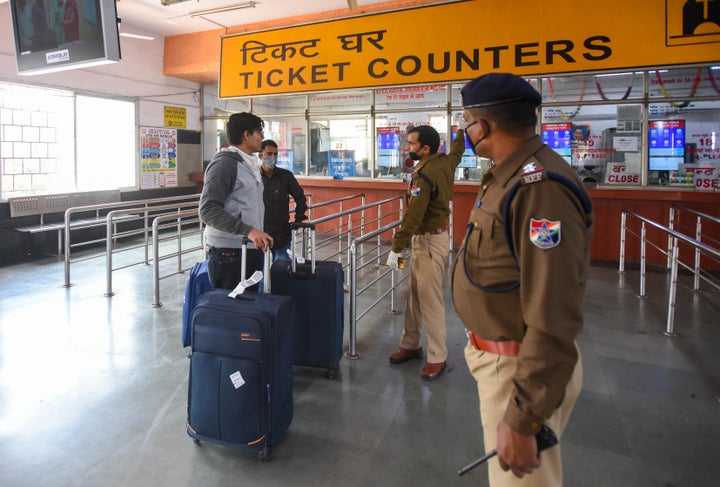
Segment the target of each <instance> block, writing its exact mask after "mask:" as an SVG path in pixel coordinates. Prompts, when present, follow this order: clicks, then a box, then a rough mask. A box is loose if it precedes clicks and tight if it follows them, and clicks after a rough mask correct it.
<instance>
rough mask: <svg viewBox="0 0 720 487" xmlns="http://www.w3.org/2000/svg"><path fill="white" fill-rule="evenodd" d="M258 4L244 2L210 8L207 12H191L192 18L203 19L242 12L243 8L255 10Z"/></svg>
mask: <svg viewBox="0 0 720 487" xmlns="http://www.w3.org/2000/svg"><path fill="white" fill-rule="evenodd" d="M256 3H258V2H243V3H236V4H234V5H225V6H224V7H216V8H208V9H205V10H195V11H193V12H190V13H189V14H188V15H189V16H190V17H202V16H203V15H210V14H219V13H221V12H230V11H232V10H240V9H242V8H255V4H256Z"/></svg>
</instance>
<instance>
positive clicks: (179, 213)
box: [105, 203, 204, 296]
mask: <svg viewBox="0 0 720 487" xmlns="http://www.w3.org/2000/svg"><path fill="white" fill-rule="evenodd" d="M136 211H137V212H141V213H143V216H142V219H143V220H144V221H145V222H147V221H148V220H149V218H150V217H152V218H153V222H152V226H151V228H152V231H153V235H152V241H151V242H150V244H152V246H153V254H154V257H153V266H157V265H158V264H159V262H158V260H157V256H158V255H159V248H158V246H159V244H160V242H161V241H162V242H165V241H173V240H174V241H176V242H177V246H178V251H177V252H175V253H172V254H170V255H167V256H163V259H162V260H165V259H167V258H171V257H176V258H177V260H178V272H175V273H174V274H177V273H179V272H182V271H183V270H184V269H183V268H182V255H183V254H185V253H188V252H195V251H201V250H203V249H204V247H203V238H202V232H203V226H202V222H200V219H199V218H198V207H197V203H175V204H171V205H159V206H149V207H147V208H141V209H137V210H136ZM125 212H126V210H125V209H122V210H113V211H111V212H109V213H108V214H107V216H106V220H107V221H106V240H105V242H106V251H105V283H106V288H105V296H113V295H114V292H113V288H112V273H113V272H114V271H118V270H121V269H127V268H128V267H133V266H136V265H140V264H145V265H147V264H148V263H149V258H148V256H147V252H148V242H147V241H145V242H143V243H141V244H136V245H129V246H126V247H122V248H115V247H114V245H113V242H114V240H115V238H117V237H120V236H128V235H131V234H138V233H146V232H147V226H145V227H144V228H143V232H137V231H131V232H125V233H124V234H116V233H114V227H115V225H114V220H115V218H117V217H120V218H122V217H123V214H124V213H125ZM189 217H191V218H189ZM166 220H177V222H176V223H175V224H166V225H161V224H160V223H157V224H156V222H163V221H166ZM195 224H197V228H191V229H190V230H187V229H185V227H187V226H188V225H193V227H194V225H195ZM158 225H160V226H158ZM156 226H157V227H158V228H157V229H156ZM171 227H175V233H174V234H172V235H170V236H167V237H166V238H164V239H159V236H157V235H156V232H157V231H159V230H160V229H165V228H171ZM195 235H199V244H198V245H196V246H194V247H191V248H189V249H186V251H183V250H182V239H183V238H187V237H192V236H195ZM138 248H144V250H145V254H146V255H145V258H144V259H141V260H133V261H130V263H126V264H124V265H121V266H118V267H113V255H114V254H117V253H120V252H127V251H130V250H134V249H138ZM153 285H155V283H154V282H153Z"/></svg>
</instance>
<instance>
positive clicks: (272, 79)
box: [219, 0, 720, 98]
mask: <svg viewBox="0 0 720 487" xmlns="http://www.w3.org/2000/svg"><path fill="white" fill-rule="evenodd" d="M717 1H718V0H698V1H693V0H690V1H686V0H645V1H642V2H629V1H627V0H605V1H603V2H600V3H598V2H567V1H565V0H542V1H534V2H510V1H507V0H465V1H459V2H455V3H445V4H441V5H433V6H426V7H418V8H413V9H408V10H401V11H393V12H386V13H379V14H373V15H366V16H361V17H354V18H347V19H340V20H333V21H327V22H321V23H316V24H307V25H300V26H296V27H287V28H282V29H274V30H267V31H262V32H254V33H246V34H238V35H231V36H227V37H223V38H222V40H221V52H220V78H219V80H220V87H219V96H220V98H231V97H238V96H247V95H259V94H280V93H301V92H310V91H326V90H335V89H348V88H364V87H377V86H392V85H409V84H418V83H446V82H452V81H463V80H468V79H471V78H474V77H476V76H478V75H480V74H483V73H487V72H491V71H504V72H512V73H515V74H518V75H526V76H530V75H547V74H563V73H572V72H577V71H606V70H617V69H633V68H643V67H645V68H647V67H654V66H671V65H681V64H693V63H712V62H718V61H720V19H715V17H717V14H716V13H715V11H716V10H718V9H716V8H710V7H708V6H711V5H714V4H715V3H717ZM688 5H690V7H688Z"/></svg>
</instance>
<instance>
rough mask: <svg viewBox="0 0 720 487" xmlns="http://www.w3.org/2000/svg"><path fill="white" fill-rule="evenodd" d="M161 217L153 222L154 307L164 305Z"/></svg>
mask: <svg viewBox="0 0 720 487" xmlns="http://www.w3.org/2000/svg"><path fill="white" fill-rule="evenodd" d="M160 221H161V219H160V218H155V219H153V222H152V248H153V304H152V307H153V308H160V307H162V303H161V302H160V232H159V230H158V229H159V228H160Z"/></svg>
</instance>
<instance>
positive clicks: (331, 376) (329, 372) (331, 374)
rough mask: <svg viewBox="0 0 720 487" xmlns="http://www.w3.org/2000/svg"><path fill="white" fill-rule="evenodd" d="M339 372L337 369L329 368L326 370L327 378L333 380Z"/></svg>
mask: <svg viewBox="0 0 720 487" xmlns="http://www.w3.org/2000/svg"><path fill="white" fill-rule="evenodd" d="M336 374H337V370H336V369H327V370H326V371H325V378H326V379H329V380H333V379H334V378H335V375H336Z"/></svg>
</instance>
